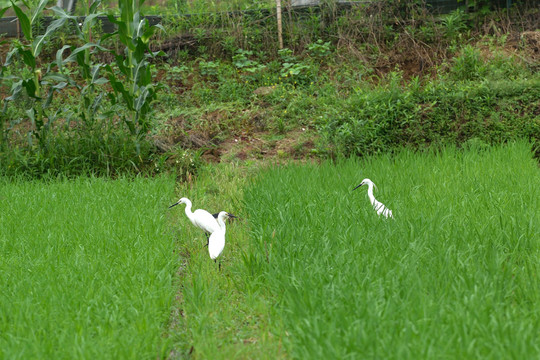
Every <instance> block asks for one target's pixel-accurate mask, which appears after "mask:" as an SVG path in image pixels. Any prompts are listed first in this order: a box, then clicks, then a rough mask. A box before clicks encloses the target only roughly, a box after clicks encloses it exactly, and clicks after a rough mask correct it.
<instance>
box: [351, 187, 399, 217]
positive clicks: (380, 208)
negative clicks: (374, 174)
mask: <svg viewBox="0 0 540 360" xmlns="http://www.w3.org/2000/svg"><path fill="white" fill-rule="evenodd" d="M362 185H367V186H368V191H367V193H368V196H369V201H370V202H371V205H372V206H373V208H374V209H375V211H376V212H377V215H381V214H382V215H383V216H384V217H385V218H392V219H393V218H394V216H393V215H392V210H390V209H389V208H387V207H386V206H385V205H384V204H383V203H382V202H380V201H378V200H377V199H375V196H373V187H375V189H376V188H377V186H376V185H375V184H374V183H373V181H371V180H370V179H364V180H362V182H361V183H360V185H358V186H357V187H355V188H354V189H353V190H356V189H358V188H359V187H360V186H362Z"/></svg>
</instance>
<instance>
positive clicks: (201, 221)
mask: <svg viewBox="0 0 540 360" xmlns="http://www.w3.org/2000/svg"><path fill="white" fill-rule="evenodd" d="M193 215H194V216H193V225H195V226H198V227H199V228H201V229H203V230H204V231H206V232H207V233H210V234H212V233H213V232H214V231H216V230H219V229H220V227H219V224H218V222H217V220H216V219H215V218H214V217H213V216H212V214H210V213H209V212H208V211H206V210H202V209H197V210H195V211H194V212H193Z"/></svg>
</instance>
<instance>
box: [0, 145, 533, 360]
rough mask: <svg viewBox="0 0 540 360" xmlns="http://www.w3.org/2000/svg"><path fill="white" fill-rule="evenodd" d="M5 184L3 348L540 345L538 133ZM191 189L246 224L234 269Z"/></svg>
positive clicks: (234, 238) (99, 353) (261, 351)
mask: <svg viewBox="0 0 540 360" xmlns="http://www.w3.org/2000/svg"><path fill="white" fill-rule="evenodd" d="M366 177H368V178H370V179H372V180H373V181H374V182H375V184H377V185H378V191H376V192H375V196H376V197H377V199H378V200H380V201H382V202H383V203H384V204H385V205H387V206H388V207H389V208H390V209H392V210H393V212H394V216H395V219H394V220H392V219H389V220H386V219H382V218H378V217H377V215H376V213H375V211H374V210H373V209H372V208H371V205H370V204H369V200H368V198H367V195H366V189H365V188H364V187H360V188H359V189H357V190H354V191H353V190H352V189H353V188H354V187H355V186H356V185H358V184H359V183H360V182H361V180H362V179H364V178H366ZM0 186H1V187H0V253H1V254H2V256H1V261H0V273H1V276H0V288H1V289H2V291H1V292H0V358H6V359H7V358H9V359H17V358H21V359H22V358H55V359H57V358H60V359H62V358H82V359H85V358H138V359H150V358H170V359H177V358H190V357H192V358H200V359H231V358H242V359H243V358H259V359H260V358H262V359H265V358H268V359H275V358H300V359H313V358H339V359H360V358H385V359H387V358H388V359H392V358H400V359H402V358H414V359H419V358H425V359H432V358H436V359H441V358H442V359H462V358H496V359H500V358H516V359H518V358H519V359H521V358H538V357H539V356H540V345H538V341H537V339H538V338H539V337H540V321H539V319H540V316H539V315H540V314H539V312H540V308H539V307H538V303H539V300H540V285H539V279H538V276H539V273H540V264H539V258H540V251H539V249H540V168H539V166H538V162H537V161H536V160H534V159H533V157H532V153H531V146H530V145H529V144H527V143H523V142H518V143H514V144H508V145H505V146H499V147H492V148H470V149H468V150H465V151H461V150H456V149H454V148H447V149H443V150H439V151H431V152H425V153H412V152H410V151H405V150H404V151H402V152H399V153H397V154H394V155H392V156H390V155H384V156H376V157H370V158H365V159H349V160H342V161H337V162H323V163H320V164H316V163H305V164H299V163H291V164H288V165H281V166H278V165H270V166H260V165H253V164H243V165H238V164H234V163H232V164H220V165H214V166H212V167H208V168H207V169H205V170H204V171H203V173H202V174H200V175H199V177H198V178H197V179H196V180H195V181H194V182H190V183H183V184H175V181H174V179H173V178H168V177H161V178H154V179H132V180H128V179H119V180H100V179H77V180H71V181H67V180H65V181H51V182H48V183H40V182H23V181H7V180H0ZM180 196H186V197H189V198H190V199H191V200H192V201H193V203H194V208H199V207H200V208H204V209H207V210H209V211H211V212H216V211H218V210H226V211H229V212H231V213H233V214H235V215H237V216H238V217H239V220H238V221H235V222H232V223H228V225H227V244H226V246H225V250H224V252H223V253H222V255H221V256H220V259H221V263H222V267H221V270H218V267H217V264H215V263H214V262H213V261H210V259H209V257H208V252H207V249H206V247H205V246H204V243H205V241H206V239H205V237H204V235H203V233H202V232H201V231H200V230H198V229H195V228H194V227H193V226H192V225H191V224H190V223H189V222H188V220H187V219H186V218H185V215H184V214H183V209H181V208H180V207H175V208H173V209H174V210H173V209H171V210H167V206H168V205H171V204H172V203H173V202H175V201H177V200H178V198H179V197H180Z"/></svg>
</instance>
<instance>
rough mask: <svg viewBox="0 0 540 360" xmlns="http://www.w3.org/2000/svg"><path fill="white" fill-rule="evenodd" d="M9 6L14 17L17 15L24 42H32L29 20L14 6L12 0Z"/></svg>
mask: <svg viewBox="0 0 540 360" xmlns="http://www.w3.org/2000/svg"><path fill="white" fill-rule="evenodd" d="M11 6H12V7H13V10H14V11H15V15H17V18H18V19H19V24H20V25H21V30H22V32H23V34H24V37H25V38H26V40H29V41H31V40H32V25H31V24H30V19H29V18H28V16H26V14H25V13H24V11H22V10H21V8H20V7H18V6H17V5H15V3H14V2H13V0H11Z"/></svg>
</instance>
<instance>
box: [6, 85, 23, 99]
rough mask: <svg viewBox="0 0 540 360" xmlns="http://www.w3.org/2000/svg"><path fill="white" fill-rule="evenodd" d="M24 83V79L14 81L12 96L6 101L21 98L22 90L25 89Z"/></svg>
mask: <svg viewBox="0 0 540 360" xmlns="http://www.w3.org/2000/svg"><path fill="white" fill-rule="evenodd" d="M22 83H23V80H20V81H17V82H15V83H13V85H11V96H10V97H7V98H6V99H5V100H6V101H12V100H17V99H18V98H19V96H20V95H21V91H22V89H23V86H22Z"/></svg>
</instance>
